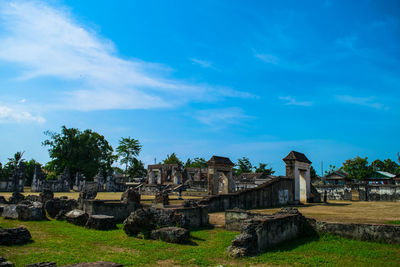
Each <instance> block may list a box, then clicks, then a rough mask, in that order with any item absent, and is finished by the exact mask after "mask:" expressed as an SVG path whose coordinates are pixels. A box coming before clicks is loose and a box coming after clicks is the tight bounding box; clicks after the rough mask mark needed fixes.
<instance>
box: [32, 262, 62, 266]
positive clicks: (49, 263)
mask: <svg viewBox="0 0 400 267" xmlns="http://www.w3.org/2000/svg"><path fill="white" fill-rule="evenodd" d="M26 267H57V263H55V262H38V263H32V264H28V265H26Z"/></svg>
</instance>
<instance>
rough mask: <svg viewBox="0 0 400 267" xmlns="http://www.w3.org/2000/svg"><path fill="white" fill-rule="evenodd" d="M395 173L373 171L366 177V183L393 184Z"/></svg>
mask: <svg viewBox="0 0 400 267" xmlns="http://www.w3.org/2000/svg"><path fill="white" fill-rule="evenodd" d="M394 178H396V175H394V174H391V173H389V172H384V171H374V172H373V173H372V175H371V176H370V177H368V178H367V179H366V181H367V183H368V184H395V180H394Z"/></svg>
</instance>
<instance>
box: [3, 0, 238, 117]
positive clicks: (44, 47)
mask: <svg viewBox="0 0 400 267" xmlns="http://www.w3.org/2000/svg"><path fill="white" fill-rule="evenodd" d="M0 18H1V24H0V26H3V28H4V29H5V30H4V32H2V33H1V35H0V60H2V61H6V62H11V63H14V64H16V65H17V66H20V67H21V68H22V70H23V71H22V73H21V75H20V76H19V79H34V78H37V77H56V78H58V79H60V80H63V81H73V82H74V87H73V89H70V91H68V92H62V93H63V94H62V95H63V96H65V97H61V98H60V99H62V101H61V102H60V103H56V104H55V105H54V106H57V107H58V108H60V107H62V108H68V109H78V110H96V109H116V108H119V109H138V108H140V109H142V108H159V107H173V106H176V105H178V104H179V105H183V104H185V103H187V102H188V101H209V99H210V97H209V96H210V94H213V96H214V98H218V99H220V98H223V97H226V95H225V94H224V91H218V88H217V89H216V88H214V87H211V86H199V85H193V84H188V83H185V82H183V81H179V80H174V79H170V78H165V76H166V74H167V73H166V69H167V67H164V66H162V65H159V64H154V63H148V62H143V61H140V60H136V59H135V60H133V59H129V60H128V59H124V58H122V57H121V56H119V55H118V54H117V51H116V49H115V47H114V45H113V43H112V42H111V41H110V40H107V39H105V38H102V37H101V36H99V35H98V34H96V33H95V32H94V31H93V30H91V29H88V28H87V27H85V26H84V25H81V24H80V23H78V22H77V21H75V20H74V19H73V17H72V16H71V14H69V13H68V12H67V11H65V10H64V9H61V8H55V7H51V6H49V5H47V4H45V3H42V2H37V1H32V2H31V1H15V2H9V1H7V2H3V3H2V4H0ZM137 38H138V40H140V36H138V37H137ZM198 63H199V64H200V61H199V62H198ZM202 63H203V65H204V64H207V63H206V62H202ZM76 84H77V85H76ZM53 90H58V91H59V90H60V89H57V88H54V89H53ZM233 91H234V90H233ZM235 92H237V91H235ZM241 93H243V92H237V97H240V94H241ZM244 94H245V93H244ZM228 96H231V95H228ZM71 103H73V104H72V105H71Z"/></svg>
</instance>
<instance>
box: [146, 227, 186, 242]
mask: <svg viewBox="0 0 400 267" xmlns="http://www.w3.org/2000/svg"><path fill="white" fill-rule="evenodd" d="M150 237H151V238H152V239H156V240H157V239H161V240H163V241H165V242H169V243H178V244H184V243H187V242H188V241H189V238H190V232H189V230H187V229H185V228H180V227H164V228H160V229H157V230H153V231H151V234H150Z"/></svg>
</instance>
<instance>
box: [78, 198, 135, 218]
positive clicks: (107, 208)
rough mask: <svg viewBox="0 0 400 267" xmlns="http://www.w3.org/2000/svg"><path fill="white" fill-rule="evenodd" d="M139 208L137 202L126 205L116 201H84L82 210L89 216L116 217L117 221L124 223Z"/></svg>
mask: <svg viewBox="0 0 400 267" xmlns="http://www.w3.org/2000/svg"><path fill="white" fill-rule="evenodd" d="M139 206H140V205H139V204H138V203H135V202H129V203H127V204H125V203H120V202H116V201H102V200H84V201H83V204H82V210H83V211H85V212H86V213H87V214H89V215H108V216H114V218H115V220H116V221H118V222H122V221H123V220H125V219H126V218H127V217H128V216H129V215H130V214H131V213H132V212H133V211H135V210H137V209H138V208H139Z"/></svg>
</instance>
